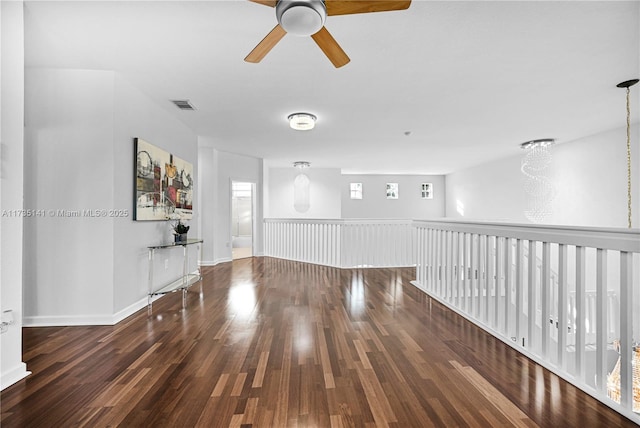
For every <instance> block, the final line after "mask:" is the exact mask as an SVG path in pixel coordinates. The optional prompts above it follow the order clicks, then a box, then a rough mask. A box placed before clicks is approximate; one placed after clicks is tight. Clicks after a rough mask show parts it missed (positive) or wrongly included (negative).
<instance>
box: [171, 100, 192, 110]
mask: <svg viewBox="0 0 640 428" xmlns="http://www.w3.org/2000/svg"><path fill="white" fill-rule="evenodd" d="M171 102H172V103H174V104H175V105H176V107H178V108H179V109H180V110H195V109H196V108H195V107H194V106H193V105H192V104H191V103H190V102H189V100H171Z"/></svg>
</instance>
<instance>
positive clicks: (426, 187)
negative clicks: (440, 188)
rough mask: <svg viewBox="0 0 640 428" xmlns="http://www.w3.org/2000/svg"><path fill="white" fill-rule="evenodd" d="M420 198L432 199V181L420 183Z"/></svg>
mask: <svg viewBox="0 0 640 428" xmlns="http://www.w3.org/2000/svg"><path fill="white" fill-rule="evenodd" d="M422 199H433V184H432V183H422Z"/></svg>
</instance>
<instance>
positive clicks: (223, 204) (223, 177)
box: [199, 142, 264, 265]
mask: <svg viewBox="0 0 640 428" xmlns="http://www.w3.org/2000/svg"><path fill="white" fill-rule="evenodd" d="M199 154H200V156H201V157H200V158H199V166H200V169H201V171H200V173H199V174H200V175H199V176H200V177H201V179H202V181H203V183H202V186H203V190H202V193H203V195H205V194H206V195H207V197H209V196H213V197H212V199H211V200H212V202H210V201H208V202H207V203H206V204H205V206H203V210H202V212H201V215H202V219H201V223H202V229H203V231H204V232H205V234H206V235H205V236H204V238H205V239H209V237H210V238H211V242H212V244H213V246H212V247H209V246H205V254H206V256H205V257H203V259H204V260H203V261H204V263H203V264H205V265H213V264H217V263H222V262H226V261H230V260H231V182H232V181H243V182H248V183H255V184H256V207H255V211H256V212H255V222H256V225H257V230H256V233H255V234H254V236H253V240H254V241H253V244H254V255H255V256H261V255H263V254H264V250H263V234H262V223H263V219H264V214H263V196H262V188H263V160H262V159H258V158H254V157H250V156H243V155H238V154H234V153H228V152H222V151H219V150H217V149H215V148H210V146H207V145H206V143H204V142H202V143H201V144H200V149H199ZM205 181H206V182H205ZM204 198H205V197H204V196H203V199H204Z"/></svg>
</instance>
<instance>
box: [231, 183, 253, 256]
mask: <svg viewBox="0 0 640 428" xmlns="http://www.w3.org/2000/svg"><path fill="white" fill-rule="evenodd" d="M254 193H255V184H254V183H247V182H241V181H232V182H231V258H232V259H233V260H235V259H243V258H247V257H253V230H254V227H253V207H254Z"/></svg>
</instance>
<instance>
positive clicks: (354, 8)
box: [325, 0, 411, 16]
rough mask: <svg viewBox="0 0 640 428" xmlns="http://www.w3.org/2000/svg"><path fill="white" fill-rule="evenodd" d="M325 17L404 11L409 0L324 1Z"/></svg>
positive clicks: (409, 2) (407, 6)
mask: <svg viewBox="0 0 640 428" xmlns="http://www.w3.org/2000/svg"><path fill="white" fill-rule="evenodd" d="M325 5H326V6H327V15H328V16H332V15H350V14H353V13H369V12H387V11H390V10H404V9H408V8H409V5H411V0H326V1H325Z"/></svg>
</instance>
